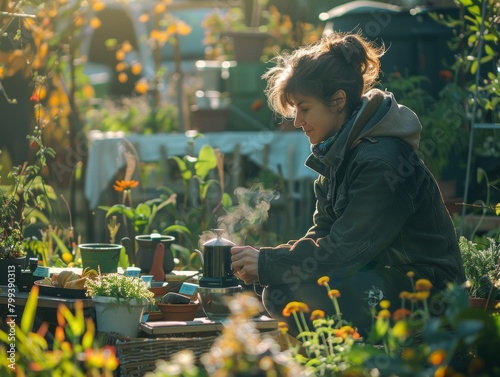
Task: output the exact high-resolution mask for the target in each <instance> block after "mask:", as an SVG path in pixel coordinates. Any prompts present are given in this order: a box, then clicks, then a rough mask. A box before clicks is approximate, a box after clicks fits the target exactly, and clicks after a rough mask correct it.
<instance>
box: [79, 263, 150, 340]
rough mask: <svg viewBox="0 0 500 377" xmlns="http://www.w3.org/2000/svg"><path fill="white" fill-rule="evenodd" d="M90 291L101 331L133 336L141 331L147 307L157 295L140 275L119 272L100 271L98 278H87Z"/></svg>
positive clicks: (89, 294) (88, 293) (88, 290)
mask: <svg viewBox="0 0 500 377" xmlns="http://www.w3.org/2000/svg"><path fill="white" fill-rule="evenodd" d="M87 295H88V296H90V297H92V300H93V301H94V304H95V312H96V321H97V329H98V330H99V331H101V332H116V333H120V334H123V335H125V336H130V337H135V336H137V334H138V333H139V323H140V321H141V318H142V315H143V312H144V308H145V307H146V306H147V305H148V304H149V302H150V301H151V300H153V297H154V293H153V292H151V291H150V290H149V288H148V285H147V283H146V282H144V281H142V280H141V279H140V278H139V277H132V276H125V275H122V274H118V273H111V274H105V275H102V274H100V275H98V276H97V278H96V279H95V280H88V281H87ZM118 318H119V320H117V319H118Z"/></svg>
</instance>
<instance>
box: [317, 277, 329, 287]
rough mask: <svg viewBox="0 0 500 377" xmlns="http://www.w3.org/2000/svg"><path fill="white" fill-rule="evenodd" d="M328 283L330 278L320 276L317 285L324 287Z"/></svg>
mask: <svg viewBox="0 0 500 377" xmlns="http://www.w3.org/2000/svg"><path fill="white" fill-rule="evenodd" d="M329 282H330V278H329V277H328V276H322V277H320V278H319V279H318V285H326V284H327V283H329Z"/></svg>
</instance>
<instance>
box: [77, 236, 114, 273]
mask: <svg viewBox="0 0 500 377" xmlns="http://www.w3.org/2000/svg"><path fill="white" fill-rule="evenodd" d="M78 248H79V249H80V254H81V256H82V267H83V268H84V269H85V268H87V267H88V268H90V269H94V270H96V271H99V270H100V271H101V273H103V274H106V273H110V272H116V271H117V269H118V261H119V259H120V251H121V249H122V245H118V244H113V243H84V244H80V245H78Z"/></svg>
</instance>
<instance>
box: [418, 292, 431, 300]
mask: <svg viewBox="0 0 500 377" xmlns="http://www.w3.org/2000/svg"><path fill="white" fill-rule="evenodd" d="M429 295H430V292H429V291H419V292H415V300H417V301H424V300H427V299H428V298H429Z"/></svg>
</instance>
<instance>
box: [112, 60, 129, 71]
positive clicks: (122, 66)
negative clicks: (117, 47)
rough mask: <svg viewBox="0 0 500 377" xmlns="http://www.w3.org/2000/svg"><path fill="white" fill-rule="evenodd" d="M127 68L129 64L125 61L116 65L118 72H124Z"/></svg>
mask: <svg viewBox="0 0 500 377" xmlns="http://www.w3.org/2000/svg"><path fill="white" fill-rule="evenodd" d="M126 69H127V64H126V63H125V62H118V63H117V64H116V65H115V71H116V72H123V71H125V70H126Z"/></svg>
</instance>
